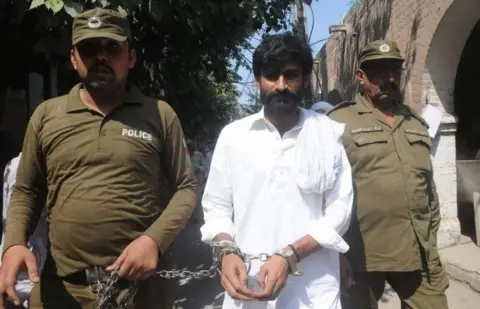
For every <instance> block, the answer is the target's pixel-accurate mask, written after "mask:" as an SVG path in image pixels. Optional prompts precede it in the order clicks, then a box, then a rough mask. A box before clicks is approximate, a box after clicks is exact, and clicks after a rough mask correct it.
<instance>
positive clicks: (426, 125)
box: [407, 106, 430, 129]
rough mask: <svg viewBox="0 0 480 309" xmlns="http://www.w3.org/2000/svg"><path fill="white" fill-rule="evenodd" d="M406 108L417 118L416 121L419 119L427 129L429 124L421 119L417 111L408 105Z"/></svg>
mask: <svg viewBox="0 0 480 309" xmlns="http://www.w3.org/2000/svg"><path fill="white" fill-rule="evenodd" d="M407 108H408V111H409V112H410V114H411V115H412V116H413V118H415V119H417V120H418V121H420V122H421V123H422V124H423V125H424V126H425V127H426V128H427V129H429V128H430V126H429V125H428V122H427V121H426V120H425V119H423V117H422V116H420V114H419V113H417V111H416V110H414V109H413V108H411V107H410V106H407Z"/></svg>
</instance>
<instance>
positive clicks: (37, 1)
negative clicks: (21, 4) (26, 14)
mask: <svg viewBox="0 0 480 309" xmlns="http://www.w3.org/2000/svg"><path fill="white" fill-rule="evenodd" d="M44 4H45V0H32V3H31V4H30V8H29V10H31V9H34V8H36V7H39V6H41V5H44Z"/></svg>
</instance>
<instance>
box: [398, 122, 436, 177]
mask: <svg viewBox="0 0 480 309" xmlns="http://www.w3.org/2000/svg"><path fill="white" fill-rule="evenodd" d="M404 132H405V136H406V138H407V140H408V143H409V145H410V148H411V154H412V156H413V159H414V160H413V162H415V163H416V164H415V165H416V166H417V167H418V168H420V169H422V170H425V169H426V170H430V169H431V168H430V150H431V148H432V139H431V137H430V136H429V135H428V133H427V132H426V131H425V132H423V131H418V130H412V129H405V130H404Z"/></svg>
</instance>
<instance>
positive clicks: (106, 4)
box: [100, 0, 110, 7]
mask: <svg viewBox="0 0 480 309" xmlns="http://www.w3.org/2000/svg"><path fill="white" fill-rule="evenodd" d="M100 4H101V5H102V6H103V7H107V6H108V5H109V4H110V1H108V0H100Z"/></svg>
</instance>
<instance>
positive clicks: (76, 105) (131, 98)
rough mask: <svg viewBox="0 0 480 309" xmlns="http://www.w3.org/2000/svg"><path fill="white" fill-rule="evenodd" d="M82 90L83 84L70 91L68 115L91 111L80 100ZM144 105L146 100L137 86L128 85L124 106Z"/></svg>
mask: <svg viewBox="0 0 480 309" xmlns="http://www.w3.org/2000/svg"><path fill="white" fill-rule="evenodd" d="M80 89H82V84H77V85H75V86H74V87H73V88H72V89H71V90H70V92H69V94H68V99H67V100H68V102H67V113H71V112H77V111H84V110H89V108H88V106H87V105H85V103H83V101H82V99H81V98H80ZM144 103H145V99H144V97H143V95H142V93H141V92H140V90H139V89H138V88H137V87H136V86H134V85H132V84H128V85H127V95H126V97H125V100H124V101H123V104H138V105H144Z"/></svg>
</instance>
